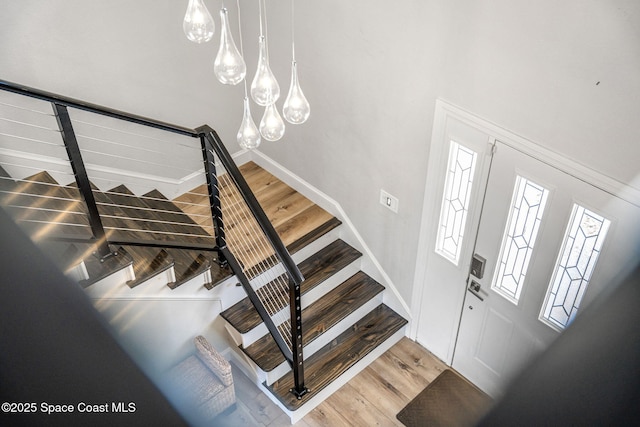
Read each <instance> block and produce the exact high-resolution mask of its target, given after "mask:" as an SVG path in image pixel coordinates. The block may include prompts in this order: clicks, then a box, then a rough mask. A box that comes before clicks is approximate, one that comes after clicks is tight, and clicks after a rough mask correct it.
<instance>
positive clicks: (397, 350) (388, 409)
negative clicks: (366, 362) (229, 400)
mask: <svg viewBox="0 0 640 427" xmlns="http://www.w3.org/2000/svg"><path fill="white" fill-rule="evenodd" d="M387 353H394V354H396V356H395V357H398V355H399V354H401V353H402V354H406V357H402V358H403V359H404V360H407V361H406V362H405V363H406V364H407V365H410V366H415V365H418V366H423V367H428V368H429V369H426V370H425V369H421V368H417V369H416V370H415V372H416V373H417V374H418V375H427V378H425V382H427V383H428V382H430V381H431V379H432V378H433V374H432V373H433V372H440V371H442V370H444V369H446V365H445V364H444V363H443V362H442V361H440V360H439V359H437V358H436V357H435V356H433V355H432V354H431V353H429V352H428V351H427V350H425V349H424V348H423V347H422V346H420V345H419V344H417V343H416V342H414V341H412V340H410V339H408V338H403V339H401V340H400V341H399V342H398V343H396V344H395V345H394V346H393V347H392V348H391V349H390V350H388V351H387V352H386V353H385V354H387ZM388 360H389V358H386V359H382V360H381V359H380V358H379V359H378V360H377V361H379V362H378V363H376V364H374V365H370V366H369V367H367V368H365V369H364V370H363V371H362V372H360V373H359V374H358V375H356V376H355V377H354V378H353V379H351V380H350V381H349V382H348V387H347V388H345V387H343V388H342V389H341V390H342V391H347V392H345V393H342V392H341V393H340V394H338V395H337V397H338V398H339V399H340V400H341V401H344V402H345V403H340V404H336V403H335V399H334V398H333V397H330V398H329V399H327V400H325V401H324V402H322V403H321V404H320V405H318V406H317V407H316V408H315V409H313V410H312V411H311V412H309V413H308V414H307V415H306V416H304V417H303V418H302V420H300V421H299V422H298V423H296V424H295V426H296V427H327V426H332V427H334V426H335V427H341V426H345V427H346V426H352V425H367V424H366V423H367V422H371V417H370V416H369V415H368V414H367V413H361V411H360V409H359V408H360V407H362V405H363V403H362V402H365V401H366V402H368V403H369V404H370V405H371V406H372V407H374V408H375V409H376V411H378V412H376V414H377V415H379V416H380V417H381V419H383V418H382V417H384V419H383V422H385V423H386V422H391V423H392V424H389V425H395V426H401V425H402V424H400V422H399V421H397V419H396V414H397V413H398V412H399V411H400V410H401V409H402V408H404V406H405V405H406V404H407V403H409V401H410V400H411V399H412V398H413V397H415V396H412V397H411V398H409V397H407V396H406V395H405V393H402V392H401V391H400V390H402V389H403V388H404V387H405V381H406V380H405V374H404V373H400V374H399V375H395V376H394V375H390V374H389V373H390V372H392V371H395V370H398V369H399V370H401V371H404V369H403V368H402V367H401V366H400V365H398V364H397V363H389V362H388ZM239 375H242V376H243V374H241V373H239V372H238V373H237V372H236V371H234V381H235V383H236V395H237V396H238V401H239V403H241V404H242V405H244V402H245V399H254V398H255V396H256V395H257V394H260V393H262V392H261V391H260V390H259V389H258V387H257V386H256V385H255V384H253V383H252V382H251V381H249V380H248V379H246V377H244V379H242V378H240V377H239ZM388 378H392V379H391V380H389V379H388ZM430 378H431V379H430ZM245 387H248V388H249V389H250V390H249V391H244V390H243V389H244V388H245ZM339 391H340V390H339ZM420 391H422V389H421V390H420ZM409 394H411V393H409ZM416 394H417V393H416ZM359 402H360V403H359ZM268 404H269V405H272V406H273V407H274V408H277V405H276V404H275V403H272V402H271V403H268ZM352 407H353V408H356V409H357V410H356V411H351V410H350V409H344V408H352ZM365 407H367V406H365ZM244 408H245V409H239V410H240V412H241V413H240V414H238V415H236V417H235V418H233V421H235V422H236V424H231V423H228V422H225V418H226V417H221V418H219V419H216V421H217V422H218V423H219V424H214V425H221V426H232V425H233V426H236V425H247V426H254V425H260V426H262V425H266V426H271V427H286V426H289V425H291V423H290V422H289V418H288V417H287V415H286V414H285V413H284V412H282V411H281V410H280V409H279V408H278V410H272V411H268V410H266V409H264V410H263V413H264V414H266V413H269V414H270V415H269V419H266V418H264V417H263V418H262V422H260V423H259V422H258V421H257V420H256V419H255V418H253V417H252V416H251V414H250V413H248V409H246V406H244ZM278 411H279V414H278ZM345 411H349V412H345ZM271 417H273V418H271ZM375 422H380V421H378V420H376V421H375ZM372 425H376V424H372ZM382 425H387V424H382Z"/></svg>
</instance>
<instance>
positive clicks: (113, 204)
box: [0, 162, 407, 422]
mask: <svg viewBox="0 0 640 427" xmlns="http://www.w3.org/2000/svg"><path fill="white" fill-rule="evenodd" d="M240 170H241V171H242V172H243V176H245V178H246V179H247V181H248V183H249V185H250V186H251V188H252V190H253V191H254V193H255V195H256V197H257V199H258V200H259V201H260V203H261V205H262V206H263V208H264V210H265V212H266V213H267V216H268V217H269V219H270V220H271V221H272V223H273V224H274V227H275V228H276V231H278V233H279V235H280V236H281V238H282V239H283V241H284V243H285V244H286V246H287V249H288V250H289V252H290V253H291V254H292V256H293V257H294V260H296V261H297V262H298V267H299V269H300V271H301V273H302V274H303V276H304V277H305V280H304V282H303V283H302V285H301V287H302V306H303V312H302V318H303V325H304V329H303V342H304V354H305V372H306V386H307V387H308V388H309V389H310V393H308V394H306V395H304V396H303V397H302V399H297V398H296V397H295V396H294V395H293V394H291V393H290V392H289V389H290V388H291V387H292V386H293V379H292V375H291V368H290V366H289V365H288V363H287V362H285V359H284V357H283V356H282V354H281V353H280V352H279V350H278V348H277V346H276V345H275V342H274V340H273V338H272V337H271V335H270V334H269V333H268V331H267V329H266V327H265V326H264V324H263V323H262V320H261V319H260V316H259V315H258V313H257V312H256V310H255V308H254V307H253V305H252V304H251V302H250V301H249V299H248V298H242V299H240V300H239V301H233V300H232V301H231V302H230V303H229V307H228V308H227V309H225V310H224V311H223V312H222V313H221V316H222V318H224V320H225V321H226V325H227V330H228V331H229V333H230V336H231V337H232V339H233V341H234V342H235V344H236V345H237V348H236V349H235V357H236V358H238V359H240V360H239V362H240V363H241V364H242V365H243V367H244V368H245V371H246V373H247V374H248V375H250V376H251V377H252V378H253V379H254V380H255V381H256V382H257V383H259V384H260V386H261V387H262V388H263V390H264V391H265V392H266V393H267V394H268V395H270V397H271V398H272V399H273V400H274V401H275V402H276V403H277V404H278V405H280V406H281V407H282V408H283V410H285V411H286V412H287V413H288V414H289V416H290V417H291V419H292V421H294V422H295V421H297V420H298V419H300V418H301V417H302V416H304V414H306V413H307V412H309V411H310V410H311V409H313V407H315V406H316V405H317V404H318V403H320V402H321V401H322V400H323V399H324V398H325V397H326V396H327V395H328V394H330V393H331V392H333V391H335V389H337V388H339V387H340V386H341V385H342V384H344V383H345V382H346V381H347V380H348V379H349V378H351V377H352V376H353V375H355V374H356V373H357V372H358V371H359V370H360V369H362V368H364V367H365V366H366V365H367V364H368V363H369V361H368V359H372V358H375V357H374V356H375V355H378V354H380V353H382V352H383V351H385V350H386V349H387V348H388V347H390V346H391V345H393V344H394V343H395V342H396V341H397V340H398V339H399V338H401V337H402V336H403V335H404V326H405V325H406V323H407V321H406V320H405V319H404V318H403V317H401V316H400V315H399V314H397V313H396V312H394V311H393V310H391V309H390V308H389V307H387V306H386V305H385V304H384V295H385V289H384V287H383V286H382V285H381V284H380V283H378V282H377V281H376V280H374V279H373V278H372V277H370V276H369V275H368V274H367V273H365V272H363V271H362V269H361V265H362V258H363V255H362V253H361V252H360V251H359V250H357V249H355V248H354V247H353V246H351V245H349V244H348V243H347V242H346V241H345V240H343V239H342V238H341V235H342V234H344V233H342V231H343V229H342V227H343V226H342V224H341V222H340V221H339V220H338V219H337V218H335V217H334V216H332V215H330V214H329V213H327V212H326V211H324V210H323V209H321V208H320V207H319V206H318V205H316V204H314V203H312V202H311V201H310V200H309V199H308V198H306V197H304V196H302V195H301V194H300V193H298V192H296V191H294V190H293V189H292V188H291V187H289V186H288V185H286V184H285V183H284V182H282V181H281V180H279V179H277V178H276V177H275V176H273V175H272V174H270V173H269V172H267V171H266V170H264V169H263V168H261V167H259V166H258V165H257V164H255V163H253V162H248V163H246V164H244V165H242V166H241V167H240ZM0 174H2V175H3V176H4V179H2V180H0V185H1V191H2V193H0V204H1V205H2V206H3V207H4V208H5V209H7V211H9V212H10V213H11V214H12V216H13V217H14V219H15V221H16V223H17V224H19V225H20V226H21V227H22V228H23V229H24V230H25V231H26V232H27V233H28V234H29V235H30V236H32V238H33V239H34V240H36V241H38V242H40V244H41V247H42V248H43V249H44V251H45V252H46V253H47V254H48V255H50V256H51V257H52V258H53V259H54V260H55V261H56V263H57V264H58V265H59V266H60V268H61V269H62V270H63V271H66V272H68V274H69V275H70V276H72V277H74V278H76V279H77V280H78V281H79V283H80V284H81V285H82V286H83V287H85V288H86V290H87V291H88V292H91V291H92V288H101V291H100V292H101V293H104V292H106V291H105V290H106V289H108V288H118V287H121V286H127V287H129V288H131V289H133V288H136V287H139V286H157V285H153V283H156V282H158V280H160V281H161V282H162V284H163V286H166V287H168V288H170V289H172V290H173V289H176V288H178V287H180V286H191V287H205V288H206V289H213V288H214V287H215V286H216V285H217V284H219V283H221V282H223V281H224V280H228V279H229V277H230V276H231V274H232V273H231V272H230V271H229V270H228V269H225V268H220V267H219V266H218V264H217V262H216V259H215V258H216V255H215V252H202V251H197V250H188V249H176V248H154V247H145V246H119V247H118V248H115V249H116V251H115V252H116V254H117V255H115V256H113V257H110V258H108V259H107V260H105V261H104V262H100V260H99V259H98V258H97V257H96V256H95V255H94V254H92V245H91V244H88V243H87V244H78V243H71V244H69V243H64V242H55V241H47V240H46V239H44V237H45V236H44V234H45V232H46V233H49V234H50V235H51V234H53V235H64V234H65V233H66V234H70V233H71V234H76V235H85V236H87V237H88V235H89V234H88V231H87V227H88V223H87V221H86V215H85V214H86V212H84V206H83V204H82V203H81V202H80V197H79V194H78V192H77V189H76V188H75V186H74V185H73V184H68V185H60V184H59V183H57V182H56V181H55V180H54V179H53V178H52V177H51V175H49V174H48V173H47V172H40V173H37V174H35V175H32V176H30V177H27V178H24V179H21V180H19V181H18V182H15V181H13V180H12V179H9V178H10V177H8V176H7V175H8V174H7V173H6V172H5V171H4V170H2V171H0ZM94 194H95V195H96V199H97V201H98V203H99V207H100V209H101V215H102V216H103V217H104V218H105V228H106V229H107V233H108V235H109V236H110V237H111V238H113V239H114V240H116V239H124V238H133V237H140V236H139V235H140V234H144V237H150V236H151V237H155V238H156V239H162V238H166V236H167V234H165V233H176V234H179V235H181V236H182V237H185V236H186V237H187V240H189V241H191V242H195V243H201V244H204V243H207V242H208V243H210V244H212V241H211V240H212V236H211V235H209V234H208V233H207V232H206V231H205V229H204V228H202V226H206V220H204V219H203V218H204V216H203V215H198V212H201V211H202V210H203V209H204V208H203V206H205V207H206V204H204V203H203V201H204V200H205V199H206V197H207V195H206V189H205V188H202V187H200V188H195V189H193V190H192V191H189V192H188V193H186V194H184V195H181V196H179V197H177V198H175V199H174V200H173V201H170V200H168V199H167V198H166V197H164V196H163V195H162V194H161V193H160V192H159V191H152V192H149V193H146V194H144V195H142V196H136V195H134V194H133V193H132V192H131V191H130V190H129V189H128V188H127V187H126V186H123V185H119V186H117V187H114V188H112V189H110V190H108V191H105V192H100V191H95V189H94ZM179 206H182V207H183V208H182V209H181V208H180V207H179ZM189 214H191V215H193V218H192V217H191V216H190V215H189ZM137 219H140V220H142V219H144V224H145V230H139V231H135V230H137V229H138V228H139V227H140V224H138V222H137V221H136V220H137ZM52 221H55V224H54V225H51V222H52ZM198 222H201V224H198ZM187 235H188V236H187ZM367 356H369V357H367Z"/></svg>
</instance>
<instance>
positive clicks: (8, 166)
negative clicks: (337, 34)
mask: <svg viewBox="0 0 640 427" xmlns="http://www.w3.org/2000/svg"><path fill="white" fill-rule="evenodd" d="M0 89H2V90H3V91H5V92H8V94H7V95H8V96H7V97H6V98H5V97H3V98H2V99H0V123H1V124H2V127H1V128H0V142H1V144H0V168H1V169H0V203H1V204H2V206H4V207H5V208H7V209H8V210H10V211H12V212H13V213H14V219H15V220H16V222H17V223H19V224H20V225H21V226H22V227H23V228H24V229H26V230H27V231H28V232H29V234H31V236H32V238H33V237H35V236H37V237H38V238H44V239H49V240H55V241H59V242H75V243H83V244H87V243H90V244H91V245H92V247H94V248H95V250H96V253H97V256H98V257H100V258H101V259H102V260H105V259H108V258H109V257H111V256H113V254H114V253H116V252H117V250H116V251H114V249H113V248H114V247H117V246H127V247H129V246H131V247H134V246H135V247H137V246H143V247H149V248H163V251H164V249H166V248H168V250H172V249H173V250H197V251H203V252H204V253H212V252H216V253H217V257H215V258H212V259H213V260H215V261H216V262H218V263H219V264H220V265H221V266H222V267H226V266H228V267H230V268H231V270H232V271H233V273H234V274H235V275H236V276H237V278H238V280H239V282H240V284H241V285H242V286H243V288H244V289H245V291H246V293H247V295H248V297H249V299H250V300H251V301H252V303H253V305H254V307H255V308H256V310H257V311H258V313H259V314H260V316H261V318H262V319H263V321H264V323H265V325H266V326H267V329H268V330H269V332H270V333H271V335H272V337H273V339H274V340H275V342H276V344H277V345H278V347H279V349H280V351H281V352H282V353H283V355H284V356H285V358H286V360H287V361H288V362H289V364H290V365H291V367H292V370H293V375H294V382H295V387H294V389H292V393H294V394H295V395H296V396H297V397H298V398H301V397H302V395H304V394H305V393H306V392H307V389H306V387H305V385H304V363H303V353H302V347H303V343H302V324H301V301H300V284H301V282H302V280H304V279H303V277H302V275H301V273H300V271H299V270H298V268H297V266H296V264H295V263H294V262H293V260H292V258H291V256H290V255H289V253H288V251H287V249H286V248H285V246H284V244H283V243H282V241H281V240H280V238H279V236H278V235H277V233H276V232H275V230H274V229H273V226H272V225H271V223H270V222H269V220H268V218H267V217H266V215H265V213H264V211H263V210H262V208H261V207H260V204H259V203H258V202H257V200H256V198H255V196H254V195H253V193H252V192H251V190H250V188H249V186H248V185H247V183H246V181H245V180H244V178H243V176H242V174H241V173H240V171H239V169H238V167H237V166H236V164H235V162H234V161H233V159H232V157H231V155H230V154H229V152H228V151H227V150H226V148H225V146H224V144H223V143H222V141H221V140H220V138H219V136H218V135H217V133H216V132H215V131H214V130H213V129H211V128H210V127H208V126H206V125H205V126H202V127H200V128H198V129H196V130H192V129H188V128H184V127H181V126H176V125H172V124H169V123H165V122H160V121H156V120H153V119H148V118H145V117H141V116H137V115H132V114H128V113H125V112H122V111H118V110H113V109H108V108H104V107H101V106H98V105H95V104H90V103H86V102H82V101H78V100H75V99H71V98H67V97H62V96H58V95H55V94H52V93H49V92H44V91H40V90H37V89H33V88H29V87H25V86H21V85H17V84H14V83H11V82H6V81H2V80H0ZM47 104H49V105H47ZM51 109H52V110H51ZM194 139H195V140H196V141H198V142H199V144H198V143H194V142H195V141H194ZM167 159H170V160H169V161H168V160H167ZM16 212H18V213H19V214H16ZM187 218H188V220H185V219H187ZM34 240H35V239H34Z"/></svg>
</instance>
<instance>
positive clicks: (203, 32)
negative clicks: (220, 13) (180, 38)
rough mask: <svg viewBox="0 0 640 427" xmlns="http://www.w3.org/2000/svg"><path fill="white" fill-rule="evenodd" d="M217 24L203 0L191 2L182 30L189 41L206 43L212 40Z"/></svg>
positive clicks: (191, 0) (190, 0) (192, 0)
mask: <svg viewBox="0 0 640 427" xmlns="http://www.w3.org/2000/svg"><path fill="white" fill-rule="evenodd" d="M215 28H216V24H215V22H214V21H213V17H212V16H211V14H210V13H209V11H208V10H207V7H206V6H205V5H204V3H203V1H202V0H189V5H188V6H187V13H185V15H184V21H183V22H182V29H183V30H184V34H185V35H186V36H187V38H188V39H189V40H191V41H192V42H194V43H204V42H208V41H209V40H211V38H212V37H213V33H214V31H215Z"/></svg>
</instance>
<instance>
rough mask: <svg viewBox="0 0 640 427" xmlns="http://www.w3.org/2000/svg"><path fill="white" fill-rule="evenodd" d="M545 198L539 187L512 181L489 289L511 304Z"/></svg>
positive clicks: (516, 295) (521, 180)
mask: <svg viewBox="0 0 640 427" xmlns="http://www.w3.org/2000/svg"><path fill="white" fill-rule="evenodd" d="M548 195H549V190H547V189H546V188H544V187H542V186H541V185H538V184H536V183H535V182H533V181H530V180H528V179H526V178H523V177H521V176H518V177H516V183H515V188H514V191H513V197H512V199H511V208H510V210H509V218H508V220H507V224H506V227H505V231H504V236H503V238H502V245H501V249H500V255H499V257H498V259H499V260H500V261H499V263H498V265H497V268H496V273H495V275H494V279H493V284H492V286H491V289H493V290H494V291H496V292H498V293H499V294H500V295H502V296H503V297H505V298H507V299H508V300H509V301H511V302H513V303H514V304H517V303H518V300H519V299H520V293H521V292H522V288H523V285H524V280H525V277H526V275H527V269H528V267H529V261H530V260H531V254H532V253H533V247H534V245H535V242H536V237H537V235H538V230H539V228H540V221H541V220H542V215H543V213H544V208H545V205H546V202H547V197H548Z"/></svg>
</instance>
